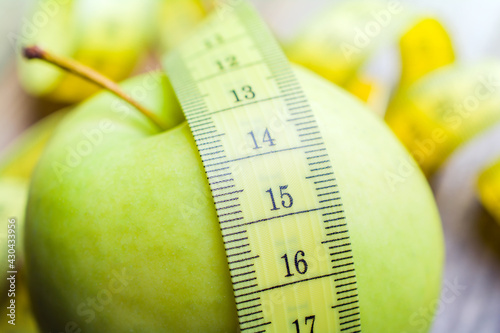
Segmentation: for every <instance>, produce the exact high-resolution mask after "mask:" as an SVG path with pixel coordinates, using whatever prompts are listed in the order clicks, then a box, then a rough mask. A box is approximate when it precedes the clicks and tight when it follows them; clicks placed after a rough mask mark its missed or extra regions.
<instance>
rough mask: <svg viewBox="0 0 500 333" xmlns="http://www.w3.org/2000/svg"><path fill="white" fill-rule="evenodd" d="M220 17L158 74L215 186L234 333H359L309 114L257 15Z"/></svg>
mask: <svg viewBox="0 0 500 333" xmlns="http://www.w3.org/2000/svg"><path fill="white" fill-rule="evenodd" d="M226 9H228V10H226V11H219V12H218V13H216V14H214V15H212V16H211V17H210V18H208V19H207V20H206V21H205V22H204V23H203V24H202V25H201V27H200V30H199V31H198V32H197V33H196V34H195V35H194V36H192V37H191V38H190V39H188V40H187V41H186V42H185V43H184V44H182V45H181V46H180V47H179V48H178V49H177V50H175V51H174V52H173V53H171V54H170V55H169V56H168V57H167V58H166V60H165V62H164V66H165V69H166V71H167V73H168V75H169V77H170V80H171V81H172V85H173V87H174V89H175V91H176V93H177V96H178V99H179V101H180V103H181V105H182V108H183V110H184V113H185V116H186V119H187V121H188V123H189V126H190V128H191V131H192V133H193V136H194V138H195V140H196V144H197V146H198V150H199V153H200V156H201V159H202V161H203V165H204V168H205V172H206V175H207V178H208V181H209V183H210V188H211V190H212V196H213V200H214V203H215V206H216V209H217V214H218V218H219V222H220V229H221V231H222V236H223V240H224V245H225V249H226V255H227V259H228V263H229V270H230V275H231V280H232V284H233V290H234V296H235V301H236V307H237V311H238V320H239V326H240V331H241V332H314V331H316V332H327V331H328V332H337V331H338V332H350V333H354V332H361V317H360V316H361V315H360V311H359V298H358V291H357V282H356V272H355V269H354V258H353V255H352V249H351V242H350V238H349V230H348V224H347V220H346V216H345V215H344V211H343V208H342V201H341V196H340V193H339V189H338V187H337V182H336V179H335V174H334V171H333V168H332V165H331V162H330V159H329V157H328V154H327V151H326V147H325V144H324V141H323V138H322V135H321V133H320V132H319V130H318V124H317V122H316V120H315V116H314V111H313V108H312V105H311V104H310V103H309V101H308V99H307V96H306V95H305V94H304V92H303V90H302V88H301V86H300V83H299V82H298V81H297V79H296V78H295V75H294V73H293V71H292V68H291V66H290V64H289V63H288V60H287V59H286V57H285V56H284V54H283V52H282V51H281V49H280V47H279V46H278V44H277V43H276V41H275V40H274V39H273V37H272V35H271V33H270V32H269V31H268V29H267V27H266V26H265V24H264V23H263V22H262V20H261V19H260V18H259V16H258V14H257V13H256V12H255V11H254V9H253V8H251V7H250V6H249V5H248V4H246V3H244V2H243V3H241V4H239V5H237V6H236V7H229V8H226ZM276 119H283V121H282V125H283V126H282V128H281V130H280V133H279V136H277V135H276V133H275V132H273V131H270V130H269V128H270V125H269V124H270V123H271V122H272V121H273V120H276ZM248 143H249V144H250V146H249V148H248V149H247V148H245V147H248ZM318 248H322V249H324V251H325V252H326V253H329V255H327V256H325V257H324V258H321V257H319V256H317V255H316V254H317V252H318ZM276 292H278V293H279V295H280V298H281V300H282V302H274V301H273V295H275V293H276Z"/></svg>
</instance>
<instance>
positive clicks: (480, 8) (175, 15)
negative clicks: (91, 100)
mask: <svg viewBox="0 0 500 333" xmlns="http://www.w3.org/2000/svg"><path fill="white" fill-rule="evenodd" d="M238 1H239V0H233V1H227V4H224V3H223V2H220V1H215V2H214V1H208V0H207V1H188V0H186V1H183V0H171V1H168V0H165V1H161V0H147V1H143V2H141V1H131V0H126V1H122V2H120V1H118V0H109V1H106V2H105V3H106V4H104V2H103V4H101V2H100V1H97V0H87V1H80V4H79V5H78V8H79V11H78V14H75V13H73V12H71V9H67V8H66V7H68V6H66V7H65V6H63V5H62V4H63V3H68V2H70V1H62V0H60V1H57V0H52V1H51V0H43V1H37V0H0V38H1V41H0V100H1V101H2V106H1V107H0V179H1V177H11V176H12V174H9V172H10V171H8V170H9V168H10V169H17V170H18V171H19V170H20V169H23V170H24V171H23V172H20V171H19V174H16V175H15V176H16V177H17V178H22V179H24V183H23V184H24V185H21V187H22V186H26V184H27V183H28V182H29V174H30V172H31V169H30V168H31V167H32V166H33V165H34V163H36V157H37V156H38V155H37V154H39V152H40V151H41V147H42V146H43V143H44V140H46V139H47V137H48V136H49V135H50V130H51V128H52V126H53V124H55V123H57V121H58V117H62V116H61V114H60V113H54V112H56V111H57V110H60V109H63V108H68V107H71V105H74V104H75V103H78V102H79V101H81V100H83V99H85V98H86V97H87V96H89V95H91V94H93V93H95V91H96V89H95V88H93V87H92V86H90V85H87V84H84V83H82V82H81V81H79V80H77V79H74V78H71V77H68V76H67V75H66V74H64V73H61V72H57V71H55V70H54V69H52V68H49V69H47V68H44V67H41V66H40V65H29V66H28V65H27V64H26V63H25V62H24V61H21V60H20V59H19V52H18V51H19V45H21V44H26V43H29V42H31V41H33V40H37V39H38V38H41V39H42V40H43V42H42V43H41V44H46V45H47V47H48V48H50V47H52V50H54V51H57V52H59V53H60V54H63V55H67V56H71V57H73V58H77V59H78V60H80V61H82V62H84V63H87V64H88V65H90V66H92V67H96V68H97V69H98V70H100V71H102V72H103V73H105V74H106V75H108V76H110V77H112V78H114V79H116V80H122V79H124V78H126V77H129V76H132V75H134V74H137V73H141V72H146V71H150V70H153V69H159V68H160V65H159V61H158V59H159V57H160V55H161V54H162V53H164V52H168V50H169V49H171V48H172V47H174V46H175V45H176V43H178V41H179V40H182V38H183V37H184V36H185V35H186V34H188V33H189V31H190V29H191V28H192V27H194V26H196V24H197V23H198V22H199V21H200V20H202V18H203V17H204V16H205V15H206V13H207V12H209V11H210V10H212V9H213V8H214V7H218V6H224V5H229V6H231V5H234V4H235V3H237V2H238ZM76 2H78V1H75V3H76ZM252 2H253V3H254V4H255V5H256V7H257V9H258V10H259V12H260V13H261V14H262V15H263V17H264V19H265V20H266V21H267V23H268V24H269V26H270V27H271V29H272V30H273V31H274V32H275V34H276V36H277V38H278V40H279V41H280V42H281V43H282V44H283V46H284V49H285V51H286V53H287V54H288V56H289V57H290V59H291V60H292V61H295V62H298V63H301V64H303V65H305V66H307V67H309V68H310V69H312V70H314V71H316V72H317V73H318V74H319V75H323V76H324V77H325V78H327V79H329V80H331V81H332V82H334V83H336V84H339V85H340V86H342V87H343V88H345V89H346V90H347V91H349V92H350V93H352V94H354V95H356V96H358V97H359V98H360V99H362V100H363V101H364V102H365V103H366V104H367V105H368V107H369V108H371V109H372V110H373V111H374V112H376V113H377V114H379V115H380V117H381V118H383V119H384V120H385V121H386V122H387V123H388V124H389V126H390V127H391V129H392V130H393V131H394V133H395V134H396V135H397V136H398V138H399V139H400V140H401V141H402V142H403V144H405V145H406V147H407V148H408V149H409V151H410V152H412V154H414V156H415V157H416V159H417V161H418V162H419V164H420V165H421V167H422V169H423V170H424V172H425V173H426V175H427V177H428V179H429V182H430V184H431V187H432V189H433V191H434V194H435V197H436V201H437V204H438V207H439V210H440V214H441V218H442V222H443V229H444V233H445V242H446V252H447V257H446V263H445V274H444V276H443V296H442V297H441V298H440V299H438V300H436V304H435V309H437V316H436V318H435V319H434V326H433V330H432V332H435V333H442V332H464V333H465V332H500V224H499V220H500V212H499V210H500V201H499V199H498V198H500V164H498V162H497V161H498V160H499V159H500V122H498V121H499V120H500V91H497V89H493V90H492V98H490V99H488V102H487V103H479V104H478V105H475V104H474V105H472V106H471V107H469V109H467V107H468V105H469V104H467V103H468V101H469V100H468V99H467V98H468V96H472V97H474V95H473V94H474V89H475V86H474V85H472V83H471V82H473V81H474V80H476V79H477V78H478V77H482V76H484V77H486V78H488V80H490V81H491V82H492V83H491V84H492V86H493V87H494V88H497V87H500V59H499V58H500V33H499V32H500V2H498V1H495V0H489V1H488V0H475V1H472V0H455V1H452V0H443V1H439V2H438V1H432V0H419V1H416V0H413V1H409V0H408V1H395V2H394V1H393V3H396V4H398V6H401V7H402V8H403V9H404V11H403V12H404V15H403V14H401V15H399V11H398V15H399V16H395V18H394V20H393V21H391V22H389V23H388V24H387V27H386V26H385V24H384V22H383V21H380V20H383V19H381V18H379V19H377V17H375V16H373V14H372V13H373V12H372V11H371V10H370V8H372V7H369V6H368V7H367V8H368V9H367V8H365V9H364V10H363V9H359V7H356V6H355V5H352V3H355V2H356V1H351V0H349V1H347V0H345V1H342V0H337V1H332V0H317V1H306V0H297V1H286V0H253V1H252ZM118 3H120V4H121V9H120V12H119V13H117V12H116V10H113V8H114V7H113V6H115V7H116V5H117V4H118ZM348 3H351V5H349V4H348ZM43 4H45V5H44V6H42V5H43ZM37 6H39V7H37ZM155 6H156V7H155ZM388 6H389V5H388V3H387V2H378V3H377V4H375V5H374V7H373V10H375V11H377V10H379V9H380V8H382V9H384V8H385V9H386V8H390V7H388ZM97 7H99V8H100V9H99V10H95V8H97ZM106 8H108V10H106ZM151 8H156V9H157V10H151ZM110 9H112V10H110ZM385 9H384V10H385ZM380 10H381V9H380ZM75 11H76V10H75ZM110 13H112V14H110ZM429 18H431V19H432V20H430V21H429ZM426 20H428V21H426ZM96 22H99V23H96ZM100 22H103V23H102V26H100V24H101V23H100ZM337 22H340V23H338V24H337ZM373 22H376V23H377V24H378V26H379V28H380V27H381V29H380V31H379V30H376V31H375V32H373V31H372V32H373V34H370V30H366V29H367V27H368V24H370V23H373ZM422 22H424V23H422ZM117 31H119V32H118V33H117ZM329 33H330V34H329ZM349 47H350V48H351V49H349ZM304 50H313V51H314V55H312V54H308V53H307V52H305V51H304ZM349 50H350V51H349ZM353 50H354V51H353ZM349 52H351V53H349ZM352 52H354V53H352ZM311 53H313V52H312V51H311ZM337 60H338V61H337ZM335 66H337V67H335ZM490 76H491V77H490ZM497 78H498V81H497ZM74 87H78V89H75V88H74ZM82 87H83V88H82ZM75 91H76V92H77V93H75ZM470 94H472V95H470ZM443 96H445V100H443V98H442V97H443ZM470 100H472V99H470ZM472 101H473V100H472ZM473 102H474V101H473ZM446 103H448V104H449V105H450V106H447V107H446V108H445V109H441V108H442V105H443V104H446ZM471 103H472V102H471ZM448 104H446V105H448ZM464 105H465V106H464ZM469 106H470V105H469ZM460 107H462V108H464V109H465V110H466V111H467V112H466V113H462V115H463V119H462V122H461V124H460V125H457V126H451V125H450V124H449V123H447V121H446V118H443V117H442V116H440V111H439V110H444V111H443V112H444V113H445V114H446V112H455V111H456V112H459V111H457V110H458V108H460ZM450 108H451V109H450ZM54 114H56V115H57V114H59V116H54ZM42 119H43V120H44V122H45V125H43V126H38V128H35V129H34V130H32V131H31V132H28V134H26V132H25V131H26V130H27V129H28V128H30V126H32V125H33V124H35V123H37V122H38V121H40V120H42ZM47 119H48V120H47ZM403 121H404V123H405V124H411V126H410V125H402V124H403ZM462 123H463V124H462ZM431 124H432V125H431ZM435 128H439V129H442V130H443V131H445V132H446V133H448V134H449V135H450V137H452V138H453V139H452V140H448V141H447V142H445V143H443V144H441V142H437V141H436V140H435V141H432V131H430V129H435ZM23 135H24V136H23ZM428 140H431V141H428ZM429 142H431V143H432V145H433V146H432V148H429V146H428V145H427V146H426V144H428V143H429ZM35 143H36V144H35ZM434 145H436V147H434ZM35 146H36V147H35ZM425 147H427V148H425ZM419 149H420V150H419ZM429 150H432V152H431V151H429ZM422 152H423V153H424V154H423V155H424V156H423V157H422ZM420 157H421V159H419V158H420ZM495 162H497V164H495ZM16 163H17V165H15V164H16ZM480 177H481V178H480ZM2 184H3V183H2V181H1V180H0V200H3V199H2V194H1V191H2V190H1V186H3V185H2ZM9 189H10V188H9ZM20 192H22V190H20ZM5 205H7V204H5ZM5 205H4V208H5ZM20 205H22V203H20ZM0 212H1V211H0ZM6 213H7V212H3V213H2V214H6ZM1 216H3V215H1ZM3 231H4V230H2V232H3ZM425 250H426V249H422V251H425ZM2 260H3V259H2ZM0 267H3V266H0ZM457 285H459V286H460V288H458V289H457V288H456V286H457ZM432 310H434V309H433V308H429V309H422V313H421V317H422V318H425V320H432V318H431V317H430V315H429V313H431V312H432ZM395 311H396V309H395ZM26 312H27V313H28V312H29V309H26ZM2 313H3V312H2ZM20 316H21V315H20ZM2 317H5V316H4V315H2ZM2 320H3V319H2ZM19 320H22V318H21V317H19ZM30 325H31V326H30ZM28 326H29V327H31V328H32V327H33V323H30V324H27V327H28ZM1 327H3V326H1V325H0V328H1ZM6 329H7V328H6ZM18 331H19V332H22V331H23V329H22V328H19V330H18ZM2 332H3V330H2Z"/></svg>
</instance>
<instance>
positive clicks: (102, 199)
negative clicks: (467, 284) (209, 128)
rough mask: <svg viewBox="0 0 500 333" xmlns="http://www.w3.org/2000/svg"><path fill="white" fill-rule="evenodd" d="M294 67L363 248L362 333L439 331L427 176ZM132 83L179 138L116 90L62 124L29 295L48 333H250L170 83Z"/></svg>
mask: <svg viewBox="0 0 500 333" xmlns="http://www.w3.org/2000/svg"><path fill="white" fill-rule="evenodd" d="M295 72H296V74H297V76H298V78H299V81H300V82H301V83H302V85H303V88H304V90H305V92H306V94H307V95H308V97H309V99H310V102H311V103H313V104H316V107H315V108H313V109H317V110H321V111H320V112H317V114H316V117H317V119H318V123H319V124H320V127H321V132H322V133H323V136H324V138H325V142H326V145H327V149H328V153H329V155H330V157H331V159H332V162H333V166H334V170H335V173H336V177H337V179H338V182H339V188H340V193H341V195H342V200H343V204H344V208H345V212H346V215H347V220H348V223H349V229H350V237H351V241H352V244H353V245H352V247H353V252H354V258H355V265H356V266H355V269H356V274H357V279H358V287H359V299H360V311H361V318H362V319H361V320H362V329H363V331H366V332H425V331H427V330H428V328H429V326H430V324H431V321H432V318H430V317H422V315H421V314H420V312H419V311H421V310H422V309H424V310H426V313H432V310H433V308H434V305H435V302H436V300H437V299H438V297H439V291H440V283H441V272H442V265H443V239H442V232H441V227H440V220H439V215H438V212H437V209H436V206H435V203H434V201H433V197H432V193H431V191H430V189H429V187H428V185H427V183H426V181H425V178H424V177H423V175H422V174H421V173H420V171H418V167H417V166H416V164H415V163H414V162H413V160H411V158H410V157H409V155H408V153H406V152H405V150H404V149H403V147H402V146H401V145H400V144H399V143H398V142H397V140H396V139H395V137H394V136H393V135H392V134H391V133H390V131H389V130H388V129H387V128H386V127H385V125H383V124H382V122H381V121H380V120H378V119H376V116H375V115H372V114H370V113H369V111H367V110H366V109H365V108H364V107H363V106H362V105H361V104H360V102H358V101H356V100H355V99H354V98H352V97H350V96H348V95H347V94H346V93H345V92H343V91H342V90H341V89H339V88H337V87H335V86H333V85H332V84H331V83H329V82H327V81H325V80H323V79H321V78H319V77H318V76H316V75H314V74H312V73H310V72H308V71H306V70H304V69H301V68H299V67H295ZM123 87H124V89H125V91H127V92H129V94H131V95H132V96H134V92H137V91H138V90H141V89H142V90H144V91H146V94H141V97H142V98H138V100H139V102H140V103H142V104H143V105H144V106H145V107H147V108H149V109H150V110H155V112H156V114H157V115H158V116H159V117H160V118H161V119H162V120H163V121H164V122H165V123H168V124H169V129H167V130H165V131H162V132H160V131H159V130H158V129H157V128H156V127H154V125H152V124H151V122H150V121H149V120H148V119H146V118H145V117H144V116H142V115H141V114H139V113H138V112H137V111H136V110H134V109H132V108H131V107H128V106H127V105H126V104H125V103H124V102H123V101H121V100H119V99H117V98H116V97H114V96H112V95H111V94H109V93H100V94H98V95H96V96H95V97H93V98H92V99H90V100H88V101H86V102H85V103H83V104H81V105H80V106H78V107H77V108H76V109H75V110H74V111H73V112H71V114H70V115H69V116H68V117H67V118H65V120H64V121H63V123H62V124H61V126H59V128H58V129H57V131H56V133H55V135H54V137H53V139H52V140H51V142H50V144H49V145H48V147H47V149H46V150H45V152H44V154H43V156H42V158H41V160H40V162H39V164H38V166H37V168H36V171H35V173H34V176H33V179H32V184H31V188H30V195H29V203H28V209H27V232H26V254H27V266H28V273H29V287H30V293H31V298H32V302H33V305H34V309H35V313H36V317H37V319H38V322H39V324H40V327H41V328H42V331H43V332H50V331H52V332H65V330H66V331H68V330H69V331H77V329H81V330H82V331H83V332H237V331H238V318H237V314H236V305H235V301H234V296H233V291H232V284H231V281H230V276H229V271H228V264H227V259H226V255H225V251H224V247H223V242H222V236H221V233H220V230H219V224H218V220H217V215H216V211H215V207H214V204H213V201H212V198H211V193H210V189H209V185H208V182H207V179H206V176H205V173H204V170H203V167H202V163H201V160H200V158H199V155H198V152H197V148H196V146H195V142H194V140H193V137H192V134H191V132H190V130H189V127H188V125H187V124H186V123H185V122H184V121H183V116H182V113H181V110H180V108H179V106H178V105H177V102H176V101H175V97H174V93H173V91H172V89H171V87H170V85H169V83H168V80H167V79H166V78H165V77H164V76H162V75H161V74H159V73H156V74H148V76H140V77H137V78H134V79H131V80H129V81H127V82H126V83H124V84H123ZM75 154H76V155H75ZM75 156H77V157H78V158H77V157H75ZM403 159H404V160H410V161H412V162H411V165H412V166H413V167H414V172H411V173H409V174H408V175H406V178H405V181H404V182H403V183H402V184H400V186H398V187H396V188H390V187H389V186H388V184H387V180H386V174H387V173H388V172H397V168H398V166H399V165H400V162H401V160H403ZM278 260H279V258H278ZM290 325H292V324H291V323H290ZM291 328H293V326H291Z"/></svg>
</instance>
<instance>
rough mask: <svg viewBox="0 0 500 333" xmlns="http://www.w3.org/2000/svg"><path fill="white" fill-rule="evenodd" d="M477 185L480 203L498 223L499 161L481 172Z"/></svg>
mask: <svg viewBox="0 0 500 333" xmlns="http://www.w3.org/2000/svg"><path fill="white" fill-rule="evenodd" d="M477 187H478V191H479V196H480V199H481V202H482V204H483V205H484V207H485V208H486V209H487V210H488V212H489V213H490V214H491V215H492V216H493V217H494V218H495V219H496V220H497V221H498V222H499V223H500V161H498V162H496V163H495V164H493V165H491V166H490V167H488V168H486V170H484V171H483V172H482V173H481V175H480V176H479V179H478V182H477Z"/></svg>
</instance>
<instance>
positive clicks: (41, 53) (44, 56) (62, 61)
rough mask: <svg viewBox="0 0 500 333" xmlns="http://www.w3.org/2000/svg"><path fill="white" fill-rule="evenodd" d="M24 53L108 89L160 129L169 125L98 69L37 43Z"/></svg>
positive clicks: (25, 49)
mask: <svg viewBox="0 0 500 333" xmlns="http://www.w3.org/2000/svg"><path fill="white" fill-rule="evenodd" d="M23 55H24V57H25V58H26V59H29V60H31V59H40V60H43V61H46V62H48V63H50V64H52V65H55V66H57V67H59V68H61V69H64V70H66V71H68V72H70V73H73V74H75V75H77V76H79V77H81V78H83V79H85V80H87V81H89V82H91V83H94V84H95V85H97V86H100V87H101V88H104V89H106V90H108V91H109V92H111V93H113V94H115V95H116V96H118V97H120V98H121V99H123V100H124V101H126V102H128V103H129V104H130V105H132V106H134V107H135V108H136V109H137V110H139V111H140V112H141V113H142V114H143V115H145V116H146V117H147V118H149V120H151V122H153V123H154V124H155V125H156V126H157V127H158V128H159V129H160V130H162V131H163V130H166V128H167V127H166V126H165V125H163V122H162V121H161V120H160V119H159V118H158V117H157V116H156V115H155V114H154V113H153V112H151V111H149V110H148V109H146V108H145V107H144V106H142V105H141V104H139V103H138V102H136V101H135V100H134V99H133V98H131V97H130V96H129V95H127V94H126V93H125V92H124V91H123V90H122V89H121V88H120V86H119V85H118V84H117V83H116V82H114V81H113V80H111V79H109V78H107V77H106V76H104V75H102V74H101V73H99V72H97V71H96V70H94V69H92V68H90V67H88V66H85V65H84V64H82V63H79V62H78V61H76V60H73V59H69V58H65V57H62V56H57V55H54V54H51V53H50V52H47V51H46V50H43V49H41V48H40V47H38V46H36V45H34V46H29V47H25V48H23Z"/></svg>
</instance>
